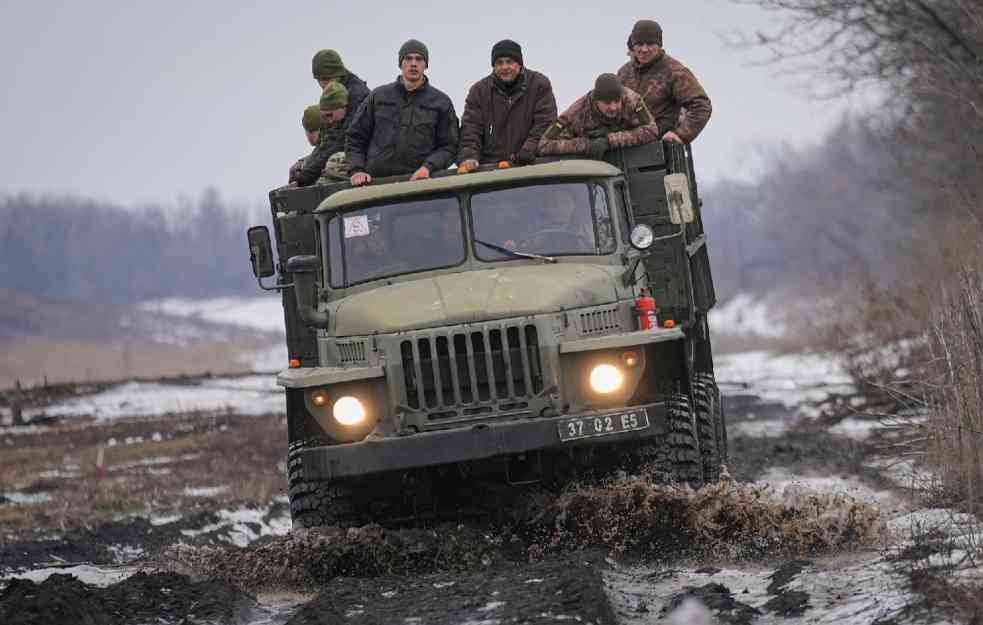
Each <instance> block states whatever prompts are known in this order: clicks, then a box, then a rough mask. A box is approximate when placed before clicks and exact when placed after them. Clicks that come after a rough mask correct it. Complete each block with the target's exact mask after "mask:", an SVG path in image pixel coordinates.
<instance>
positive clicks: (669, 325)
mask: <svg viewBox="0 0 983 625" xmlns="http://www.w3.org/2000/svg"><path fill="white" fill-rule="evenodd" d="M662 325H663V327H666V328H675V327H676V322H675V321H673V320H672V319H666V321H665V323H663V324H662Z"/></svg>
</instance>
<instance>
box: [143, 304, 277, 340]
mask: <svg viewBox="0 0 983 625" xmlns="http://www.w3.org/2000/svg"><path fill="white" fill-rule="evenodd" d="M140 308H141V309H142V310H145V311H147V312H153V313H158V314H164V315H171V316H175V317H187V318H192V319H201V320H203V321H209V322H212V323H220V324H226V325H234V326H240V327H243V328H250V329H253V330H260V331H262V332H276V333H277V334H283V332H284V329H283V327H284V326H283V304H282V300H281V299H280V297H279V296H265V297H263V296H261V297H217V298H212V299H190V298H186V297H169V298H165V299H159V300H151V301H147V302H143V303H142V304H141V305H140Z"/></svg>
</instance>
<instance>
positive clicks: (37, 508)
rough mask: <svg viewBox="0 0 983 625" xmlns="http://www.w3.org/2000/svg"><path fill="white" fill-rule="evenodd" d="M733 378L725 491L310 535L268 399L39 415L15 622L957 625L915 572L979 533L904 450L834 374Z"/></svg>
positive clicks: (798, 364) (28, 450)
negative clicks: (289, 486) (296, 521)
mask: <svg viewBox="0 0 983 625" xmlns="http://www.w3.org/2000/svg"><path fill="white" fill-rule="evenodd" d="M718 379H719V380H720V381H721V383H722V384H721V386H722V388H723V389H724V392H725V397H726V410H727V417H728V426H729V431H730V463H729V464H728V472H729V478H728V479H725V480H724V481H722V482H721V483H719V484H716V485H712V486H709V487H705V488H703V489H701V490H699V491H696V492H694V491H692V490H690V489H686V488H682V489H677V488H668V487H660V486H655V485H653V484H650V483H647V482H645V481H644V480H642V479H639V478H635V477H632V476H623V477H622V478H621V479H619V480H616V481H614V482H611V483H608V484H603V485H590V486H584V487H581V488H572V489H570V490H568V491H566V492H564V493H560V494H551V493H544V492H541V491H537V490H535V489H533V490H530V491H527V492H524V493H520V494H518V495H516V497H515V499H514V501H512V502H511V503H510V505H509V509H508V510H506V511H505V514H503V515H499V516H498V518H496V519H490V518H473V517H471V518H461V519H454V520H450V521H444V522H441V523H433V524H418V525H416V526H413V527H406V526H404V527H386V528H383V527H379V526H373V525H370V526H366V527H361V528H323V529H319V530H312V531H297V532H291V531H290V521H289V512H288V509H287V501H286V497H285V492H286V483H285V479H284V466H283V449H284V445H285V440H286V431H285V430H286V425H285V420H284V417H283V416H282V415H281V414H277V412H276V409H275V406H276V403H277V400H278V397H277V395H276V393H277V391H276V389H274V388H270V387H269V386H268V382H269V381H268V380H262V379H258V378H250V377H240V378H218V379H198V380H195V379H183V380H180V381H164V382H155V383H152V384H151V383H147V384H143V385H141V384H135V383H133V384H129V385H125V386H124V387H123V388H119V387H116V388H108V389H106V388H97V389H91V390H89V391H86V392H85V393H82V394H80V395H79V396H77V397H76V396H71V393H64V392H59V393H60V394H59V393H55V396H54V397H49V398H44V397H36V398H35V400H34V403H33V405H31V406H30V407H29V409H30V411H31V412H30V413H29V414H31V416H33V417H34V418H35V424H34V425H29V426H21V427H9V426H7V427H3V428H0V578H2V579H0V623H5V624H7V623H100V624H101V623H107V624H109V623H250V624H262V623H294V624H300V623H304V624H308V623H310V624H313V623H325V624H327V623H351V624H369V623H379V624H390V623H406V624H413V623H420V624H429V623H433V624H446V625H465V624H468V625H477V624H485V625H496V624H505V623H556V622H561V621H562V622H567V621H569V622H573V623H578V622H581V623H598V624H601V623H603V624H614V623H622V624H629V623H630V624H642V623H662V622H665V623H713V622H720V623H785V622H789V623H799V622H808V623H881V624H887V623H937V622H946V618H947V617H946V614H947V613H946V612H941V611H939V610H938V609H937V608H936V607H935V606H934V604H933V603H932V602H929V601H926V600H925V599H924V598H923V597H922V596H921V595H919V594H918V593H916V592H914V591H913V589H912V585H911V581H910V580H911V572H912V570H913V569H914V568H915V567H918V566H924V565H925V564H926V563H929V562H932V561H933V558H934V559H935V560H934V561H936V562H937V561H938V560H939V558H941V557H943V556H946V555H947V556H948V557H949V558H950V559H952V558H957V557H958V555H959V553H964V552H966V549H963V551H962V552H960V551H959V545H960V543H959V540H958V536H962V535H965V534H966V532H963V533H962V534H960V533H959V532H958V531H955V530H953V528H954V527H957V526H958V525H959V517H958V515H955V514H954V513H950V512H948V511H946V510H941V509H931V508H930V507H929V506H927V505H926V502H925V501H924V500H923V499H922V498H921V497H919V496H917V495H915V496H913V495H912V493H911V491H910V489H909V488H907V487H908V486H911V485H913V484H914V481H913V479H914V478H913V477H912V475H913V474H911V473H910V472H908V473H902V472H901V471H900V469H905V470H907V469H909V468H910V467H907V466H904V465H902V466H900V467H899V466H891V467H889V468H888V464H887V463H886V461H884V460H882V459H881V457H880V455H879V454H880V451H881V450H883V449H884V447H885V445H886V444H888V443H890V440H891V439H890V436H891V435H892V431H893V430H890V429H887V428H884V427H883V424H882V423H880V422H879V421H878V420H876V419H872V418H864V417H863V415H862V414H855V413H858V412H862V410H863V405H862V402H863V400H861V399H859V398H856V397H853V395H852V389H851V388H850V386H849V380H848V379H846V378H845V376H843V374H842V373H841V372H840V371H839V370H838V368H837V367H836V365H835V363H834V362H833V361H831V360H829V359H827V358H823V357H820V356H807V355H786V356H776V355H771V354H764V353H744V354H733V355H728V356H724V357H722V358H721V359H720V361H719V364H718ZM216 392H221V393H224V394H223V395H222V397H225V398H227V397H244V398H245V400H244V403H242V404H238V405H237V404H236V403H235V402H234V401H233V402H230V403H229V404H228V405H225V406H224V407H222V408H217V407H216V404H215V401H214V398H215V394H216ZM107 395H108V398H107ZM154 397H158V398H159V397H167V398H168V400H167V402H168V403H167V405H168V406H169V413H168V414H153V410H152V409H150V408H148V407H152V406H153V405H154V399H153V398H154ZM175 398H177V399H175ZM209 402H210V403H209ZM174 405H178V406H179V407H180V408H182V409H178V410H175V409H174V408H173V406H174ZM267 407H274V408H272V409H266V408H267ZM127 413H131V414H137V415H139V416H130V415H128V414H127ZM0 416H3V413H2V412H0ZM953 536H957V538H953ZM926 537H930V538H926ZM954 545H955V546H954ZM965 560H966V559H965V558H963V561H964V562H965ZM964 568H967V569H968V567H965V566H964Z"/></svg>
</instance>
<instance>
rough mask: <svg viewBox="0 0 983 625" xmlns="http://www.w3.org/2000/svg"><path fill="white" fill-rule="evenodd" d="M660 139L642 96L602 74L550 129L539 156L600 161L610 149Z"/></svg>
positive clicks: (543, 140)
mask: <svg viewBox="0 0 983 625" xmlns="http://www.w3.org/2000/svg"><path fill="white" fill-rule="evenodd" d="M658 140H659V128H658V127H657V126H656V125H655V120H654V119H653V118H652V114H651V113H649V110H648V108H647V107H646V106H645V102H643V101H642V98H641V96H639V95H638V94H637V93H635V92H634V91H632V90H631V89H626V88H624V87H622V85H621V82H620V81H619V80H618V77H617V76H615V75H614V74H601V75H600V76H598V77H597V81H596V82H595V83H594V89H593V90H592V91H589V92H588V93H587V95H585V96H583V97H581V98H580V99H578V100H577V101H576V102H574V103H573V104H572V105H571V106H570V108H568V109H567V110H566V111H564V113H563V114H562V115H560V117H559V119H557V120H556V122H554V123H553V125H552V126H550V127H549V128H548V129H547V130H546V132H545V133H544V134H543V137H542V139H540V141H539V153H540V154H542V155H544V156H545V155H554V154H582V155H584V156H587V157H589V158H593V159H600V158H602V157H603V156H604V153H605V152H607V151H608V150H609V149H613V148H629V147H632V146H635V145H642V144H645V143H651V142H653V141H658Z"/></svg>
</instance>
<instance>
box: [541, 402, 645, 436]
mask: <svg viewBox="0 0 983 625" xmlns="http://www.w3.org/2000/svg"><path fill="white" fill-rule="evenodd" d="M648 426H649V415H648V412H646V411H645V409H644V408H643V409H639V410H632V411H630V412H622V413H619V414H609V415H601V416H597V417H575V418H573V419H564V420H563V421H560V422H559V423H557V424H556V428H557V430H559V432H560V440H561V441H573V440H577V439H580V438H590V437H593V436H607V435H609V434H621V433H622V432H632V431H634V430H644V429H646V428H647V427H648Z"/></svg>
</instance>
